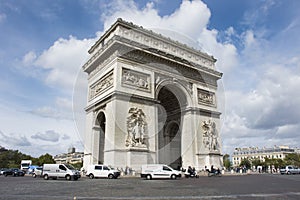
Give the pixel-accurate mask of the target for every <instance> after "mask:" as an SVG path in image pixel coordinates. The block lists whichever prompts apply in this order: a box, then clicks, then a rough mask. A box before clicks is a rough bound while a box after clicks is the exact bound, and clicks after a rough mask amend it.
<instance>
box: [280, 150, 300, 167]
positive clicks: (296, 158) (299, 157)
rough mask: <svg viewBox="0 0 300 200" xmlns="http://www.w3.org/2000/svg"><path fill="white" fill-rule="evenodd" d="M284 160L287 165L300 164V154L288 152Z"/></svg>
mask: <svg viewBox="0 0 300 200" xmlns="http://www.w3.org/2000/svg"><path fill="white" fill-rule="evenodd" d="M284 161H285V163H286V165H294V166H300V154H297V153H291V154H288V155H287V156H286V157H285V158H284Z"/></svg>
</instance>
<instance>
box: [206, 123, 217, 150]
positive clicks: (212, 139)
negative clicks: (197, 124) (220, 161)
mask: <svg viewBox="0 0 300 200" xmlns="http://www.w3.org/2000/svg"><path fill="white" fill-rule="evenodd" d="M201 128H202V130H203V135H202V136H203V137H202V141H203V145H204V148H205V149H208V150H209V151H219V150H220V144H219V135H218V131H217V127H216V123H215V122H213V121H211V120H207V121H203V122H202V126H201Z"/></svg>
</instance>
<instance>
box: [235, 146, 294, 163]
mask: <svg viewBox="0 0 300 200" xmlns="http://www.w3.org/2000/svg"><path fill="white" fill-rule="evenodd" d="M291 153H300V149H298V148H290V147H289V146H274V147H270V148H266V147H264V148H258V147H245V148H235V150H234V152H233V155H232V165H233V167H237V166H239V165H240V164H241V162H242V160H243V159H248V160H255V159H259V160H260V161H261V162H264V161H265V159H266V158H268V159H282V160H283V159H284V158H285V157H286V156H287V155H288V154H291Z"/></svg>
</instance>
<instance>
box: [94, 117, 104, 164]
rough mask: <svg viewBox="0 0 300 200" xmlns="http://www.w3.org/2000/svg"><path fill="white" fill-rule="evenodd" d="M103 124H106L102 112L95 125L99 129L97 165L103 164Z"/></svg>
mask: <svg viewBox="0 0 300 200" xmlns="http://www.w3.org/2000/svg"><path fill="white" fill-rule="evenodd" d="M105 124H106V117H105V115H104V113H103V112H100V113H99V114H98V116H97V120H96V125H97V126H98V127H99V158H98V163H99V164H103V163H104V146H105Z"/></svg>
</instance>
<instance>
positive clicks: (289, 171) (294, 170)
mask: <svg viewBox="0 0 300 200" xmlns="http://www.w3.org/2000/svg"><path fill="white" fill-rule="evenodd" d="M280 174H288V175H289V174H300V169H299V168H298V167H294V166H291V165H289V166H285V167H283V168H281V169H280Z"/></svg>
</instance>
